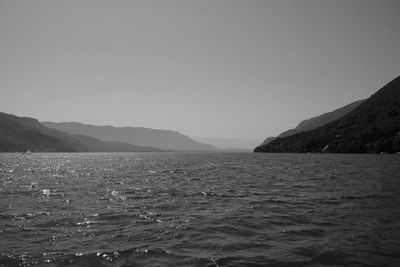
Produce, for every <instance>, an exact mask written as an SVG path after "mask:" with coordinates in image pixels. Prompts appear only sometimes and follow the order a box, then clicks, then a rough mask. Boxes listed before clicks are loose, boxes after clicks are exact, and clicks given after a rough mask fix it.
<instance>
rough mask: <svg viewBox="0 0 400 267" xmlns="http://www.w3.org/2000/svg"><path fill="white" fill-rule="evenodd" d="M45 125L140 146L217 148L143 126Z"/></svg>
mask: <svg viewBox="0 0 400 267" xmlns="http://www.w3.org/2000/svg"><path fill="white" fill-rule="evenodd" d="M41 123H42V124H43V125H44V126H46V127H49V128H53V129H57V130H60V131H64V132H67V133H70V134H79V135H86V136H90V137H93V138H96V139H100V140H103V141H120V142H126V143H130V144H133V145H138V146H151V147H157V148H160V149H166V150H177V151H194V150H197V151H199V150H216V149H217V148H216V147H214V146H212V145H208V144H204V143H201V142H197V141H195V140H193V139H191V138H189V137H188V136H186V135H183V134H180V133H179V132H176V131H169V130H156V129H150V128H142V127H113V126H97V125H89V124H82V123H78V122H61V123H55V122H41Z"/></svg>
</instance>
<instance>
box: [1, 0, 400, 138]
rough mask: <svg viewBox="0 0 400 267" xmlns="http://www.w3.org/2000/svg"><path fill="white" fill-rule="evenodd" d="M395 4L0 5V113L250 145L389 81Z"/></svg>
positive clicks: (184, 1) (394, 59)
mask: <svg viewBox="0 0 400 267" xmlns="http://www.w3.org/2000/svg"><path fill="white" fill-rule="evenodd" d="M399 12H400V1H398V0H393V1H390V0H374V1H370V0H292V1H288V0H276V1H268V0H265V1H261V0H259V1H257V0H242V1H235V0H229V1H227V0H201V1H190V0H180V1H178V0H159V1H154V0H143V1H133V0H132V1H105V0H104V1H103V0H96V1H89V0H83V1H82V0H68V1H67V0H66V1H60V0H48V1H43V0H36V1H18V0H0V111H2V112H6V113H11V114H15V115H18V116H29V117H34V118H37V119H39V120H41V121H54V122H62V121H79V122H83V123H90V124H96V125H114V126H141V127H150V128H156V129H170V130H176V131H179V132H181V133H183V134H187V135H189V136H191V137H208V138H228V139H237V138H242V139H257V140H263V139H264V138H266V137H268V136H274V135H278V134H279V133H280V132H282V131H284V130H287V129H290V128H294V127H295V126H296V125H297V124H298V123H299V122H300V121H302V120H304V119H306V118H310V117H313V116H316V115H320V114H322V113H325V112H328V111H331V110H334V109H336V108H339V107H341V106H344V105H346V104H349V103H350V102H352V101H355V100H359V99H364V98H368V97H369V96H370V95H372V94H373V93H374V92H375V91H377V90H378V89H379V88H381V87H382V86H384V85H385V84H386V83H388V82H389V81H391V80H392V79H393V78H395V77H397V76H398V75H400V49H399V48H400V17H399V15H398V14H399Z"/></svg>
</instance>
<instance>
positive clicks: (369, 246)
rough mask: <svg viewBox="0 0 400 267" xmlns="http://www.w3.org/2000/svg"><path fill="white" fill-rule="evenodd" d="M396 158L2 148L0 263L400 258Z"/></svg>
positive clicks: (371, 261) (350, 262)
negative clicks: (48, 151) (43, 151)
mask: <svg viewBox="0 0 400 267" xmlns="http://www.w3.org/2000/svg"><path fill="white" fill-rule="evenodd" d="M399 163H400V156H399V155H328V154H174V153H160V154H141V153H140V154H33V155H30V156H26V155H21V154H0V177H1V178H0V253H1V254H0V265H6V266H7V265H35V264H39V265H42V264H44V263H46V264H50V265H57V266H58V265H68V266H69V265H71V264H72V265H92V266H98V265H107V266H114V265H115V266H120V265H135V266H136V265H139V266H140V265H146V266H147V265H149V266H154V265H157V266H177V265H186V266H245V265H251V266H255V265H260V266H265V265H270V266H293V265H302V266H315V265H337V266H367V265H370V266H376V265H381V266H397V265H400V256H399V255H400V254H398V251H399V248H400V208H399V204H400V180H399V179H400V177H399V173H400V164H399Z"/></svg>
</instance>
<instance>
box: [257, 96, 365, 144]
mask: <svg viewBox="0 0 400 267" xmlns="http://www.w3.org/2000/svg"><path fill="white" fill-rule="evenodd" d="M364 101H365V99H364V100H358V101H355V102H353V103H350V104H348V105H346V106H344V107H341V108H338V109H335V110H334V111H331V112H327V113H324V114H322V115H319V116H317V117H313V118H311V119H307V120H304V121H302V122H300V123H299V124H298V125H297V126H296V128H294V129H290V130H287V131H284V132H283V133H281V134H279V135H278V136H277V137H267V138H266V139H265V140H264V142H263V143H262V144H261V145H266V144H269V143H270V142H272V141H274V140H275V139H277V138H284V137H288V136H291V135H294V134H297V133H301V132H307V131H311V130H314V129H317V128H318V127H321V126H323V125H326V124H328V123H330V122H332V121H334V120H337V119H339V118H341V117H343V116H344V115H346V114H347V113H349V112H350V111H352V110H353V109H355V108H356V107H358V106H359V105H360V104H361V103H363V102H364Z"/></svg>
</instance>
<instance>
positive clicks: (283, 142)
mask: <svg viewBox="0 0 400 267" xmlns="http://www.w3.org/2000/svg"><path fill="white" fill-rule="evenodd" d="M254 151H255V152H333V153H367V152H368V153H377V152H378V153H379V152H387V153H394V152H399V151H400V76H399V77H397V78H396V79H394V80H393V81H391V82H390V83H388V84H387V85H385V86H384V87H383V88H382V89H380V90H379V91H378V92H376V93H375V94H374V95H372V96H371V97H370V98H369V99H367V100H365V101H364V102H363V103H362V104H360V105H359V106H358V107H356V108H355V109H354V110H352V111H351V112H349V113H348V114H346V115H345V116H343V117H341V118H339V119H337V120H335V121H333V122H331V123H329V124H327V125H324V126H321V127H319V128H317V129H314V130H311V131H307V132H302V133H298V134H295V135H291V136H288V137H286V138H279V139H276V140H274V141H272V142H270V143H269V144H266V145H261V146H259V147H257V148H256V149H255V150H254Z"/></svg>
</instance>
